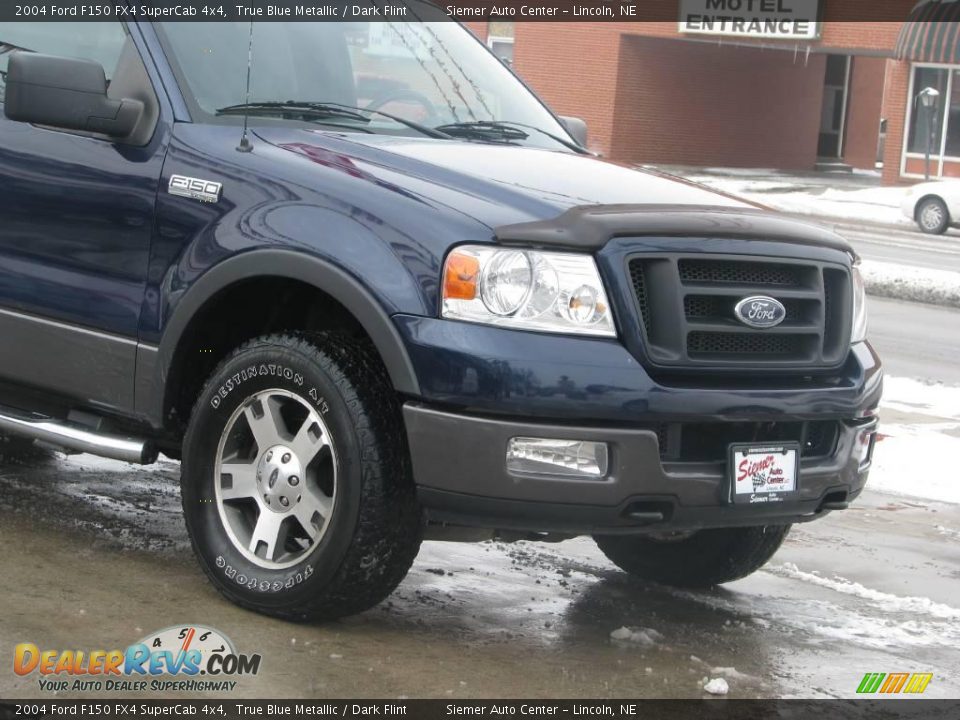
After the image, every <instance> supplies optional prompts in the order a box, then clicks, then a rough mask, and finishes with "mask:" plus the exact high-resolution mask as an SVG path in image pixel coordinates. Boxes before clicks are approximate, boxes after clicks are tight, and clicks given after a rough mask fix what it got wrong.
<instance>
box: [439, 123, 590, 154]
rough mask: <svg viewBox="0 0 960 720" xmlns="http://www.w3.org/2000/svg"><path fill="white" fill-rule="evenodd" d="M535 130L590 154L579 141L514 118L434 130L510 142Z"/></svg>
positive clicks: (572, 148) (441, 127) (458, 135)
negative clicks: (573, 140) (565, 138)
mask: <svg viewBox="0 0 960 720" xmlns="http://www.w3.org/2000/svg"><path fill="white" fill-rule="evenodd" d="M521 128H525V129H526V130H533V131H534V132H538V133H540V134H541V135H546V136H547V137H548V138H550V139H551V140H553V141H554V142H557V143H560V144H561V145H563V146H564V147H565V148H568V149H570V150H573V151H574V152H577V153H581V154H589V153H590V151H589V150H587V149H586V148H583V147H580V146H579V145H578V144H577V143H575V142H571V141H569V140H564V139H563V138H562V137H560V136H559V135H554V134H553V133H551V132H547V131H546V130H541V129H540V128H538V127H536V126H535V125H527V124H525V123H521V122H514V121H513V120H476V121H474V122H458V123H450V124H449V125H440V126H438V127H436V128H434V130H440V131H441V132H444V133H446V134H447V135H452V136H454V137H464V138H474V139H477V140H487V141H490V142H503V143H510V142H513V141H515V140H526V139H527V138H528V137H530V134H529V133H527V132H524V131H523V130H521Z"/></svg>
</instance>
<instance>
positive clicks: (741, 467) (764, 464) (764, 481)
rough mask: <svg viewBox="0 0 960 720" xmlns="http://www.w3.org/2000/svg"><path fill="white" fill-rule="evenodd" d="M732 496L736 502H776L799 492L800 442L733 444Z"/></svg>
mask: <svg viewBox="0 0 960 720" xmlns="http://www.w3.org/2000/svg"><path fill="white" fill-rule="evenodd" d="M729 457H730V461H729V464H730V467H729V483H728V486H729V491H730V494H729V500H730V502H732V503H746V504H751V505H752V504H757V503H775V502H783V501H784V500H789V499H791V498H792V497H793V496H794V495H795V494H796V492H797V481H798V479H799V477H798V476H799V465H800V445H799V444H797V443H780V444H775V445H731V446H730V453H729Z"/></svg>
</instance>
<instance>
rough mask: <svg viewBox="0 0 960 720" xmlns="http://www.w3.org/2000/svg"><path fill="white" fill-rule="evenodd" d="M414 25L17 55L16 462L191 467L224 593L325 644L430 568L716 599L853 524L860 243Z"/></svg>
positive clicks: (125, 33) (0, 79) (2, 98)
mask: <svg viewBox="0 0 960 720" xmlns="http://www.w3.org/2000/svg"><path fill="white" fill-rule="evenodd" d="M409 6H410V7H411V9H412V10H413V13H414V14H413V16H414V17H416V18H421V17H422V18H425V19H424V20H417V21H413V20H411V21H408V22H403V23H386V22H371V23H337V22H327V23H322V22H317V23H286V22H265V23H256V24H251V23H230V22H220V23H197V22H156V23H143V22H127V23H124V22H86V23H82V24H69V23H55V22H43V21H41V22H19V23H9V24H5V25H4V26H2V28H0V73H2V74H0V104H2V107H3V117H2V118H0V338H2V343H0V432H2V433H3V435H4V436H5V441H6V442H8V443H14V442H19V443H23V442H25V441H29V442H34V443H41V444H43V445H45V446H47V447H55V448H59V449H62V450H66V451H69V452H88V453H95V454H98V455H101V456H104V457H109V458H116V459H120V460H124V461H127V462H132V463H143V464H147V463H152V462H154V461H155V460H156V458H157V456H158V453H161V452H162V453H164V454H165V455H167V456H168V457H171V458H175V459H179V460H180V461H181V468H182V471H181V475H182V480H181V492H182V498H183V511H184V517H185V519H186V526H187V529H188V531H189V534H190V538H191V540H192V543H193V547H194V549H195V552H196V556H197V559H198V561H199V563H200V565H201V566H202V568H203V570H204V571H205V573H206V574H207V575H208V576H209V578H210V580H211V582H212V583H213V584H214V585H215V586H216V587H217V588H218V589H219V590H220V591H221V592H222V593H223V594H224V595H225V596H226V597H227V598H229V599H230V600H232V601H234V602H236V603H238V604H240V605H242V606H244V607H247V608H251V609H254V610H257V611H260V612H263V613H268V614H271V615H275V616H280V617H285V618H290V619H300V620H305V619H325V618H334V617H338V616H342V615H346V614H350V613H355V612H360V611H362V610H364V609H366V608H369V607H371V606H373V605H374V604H376V603H378V602H379V601H381V600H382V599H383V598H385V597H386V596H387V595H388V594H389V593H390V592H392V590H393V589H394V588H395V587H396V586H397V584H398V583H399V582H400V581H401V580H402V579H403V577H404V575H405V573H406V572H407V570H408V569H409V567H410V565H411V563H412V562H413V560H414V558H415V557H416V555H417V552H418V549H419V546H420V543H421V540H423V539H424V538H428V539H457V540H479V539H484V538H500V539H503V540H507V541H511V540H518V539H522V540H556V539H562V538H567V537H573V536H577V535H591V536H593V537H594V538H595V539H596V542H597V544H598V545H599V547H600V549H601V550H602V551H603V552H604V553H605V554H606V555H607V556H608V557H609V558H610V559H611V560H612V561H613V562H614V563H615V564H617V565H618V566H619V567H621V568H622V569H623V570H625V571H627V572H629V573H632V574H634V575H636V576H638V577H640V578H643V579H645V580H649V581H653V582H660V583H665V584H673V585H678V586H687V587H705V586H711V585H715V584H718V583H724V582H728V581H731V580H735V579H737V578H740V577H743V576H745V575H747V574H749V573H751V572H753V571H754V570H756V569H758V568H759V567H761V566H762V565H763V564H764V563H765V562H766V561H767V560H768V559H769V558H770V557H771V556H772V555H773V554H774V552H776V550H777V548H778V547H779V545H780V543H781V542H782V541H783V538H784V537H785V535H786V534H787V532H788V530H789V528H790V525H791V524H792V523H795V522H804V521H808V520H812V519H815V518H819V517H823V516H824V515H825V514H826V513H828V512H830V511H837V510H842V509H844V508H846V507H847V505H848V503H850V502H851V501H852V500H853V499H854V498H856V496H857V495H858V494H859V493H860V491H861V490H862V488H863V486H864V483H865V481H866V477H867V470H868V468H869V465H870V462H871V455H872V452H873V445H874V440H875V437H876V422H877V421H876V408H877V405H878V402H879V398H880V393H881V385H882V371H881V368H880V362H879V360H878V358H877V356H876V355H875V353H874V351H873V350H872V349H871V347H870V345H869V344H868V343H867V342H866V341H865V333H866V316H865V309H864V290H863V284H862V280H861V278H860V274H859V272H858V269H857V261H858V259H857V256H856V255H855V253H854V252H853V251H852V250H851V248H850V247H849V246H848V245H847V244H846V243H845V242H844V241H843V240H842V239H841V238H839V237H838V236H836V235H834V234H833V233H832V232H830V231H828V230H826V229H822V228H819V227H816V226H813V225H810V224H807V223H803V222H799V221H796V220H793V219H790V218H786V217H782V216H778V215H776V214H774V213H771V212H769V211H767V210H765V209H763V208H758V207H756V206H753V205H751V204H749V203H746V202H744V201H741V200H738V199H736V198H732V197H728V196H725V195H719V194H715V193H712V192H709V191H707V190H705V189H703V188H701V187H699V186H696V185H692V184H690V183H686V182H683V181H681V180H678V179H676V178H671V177H668V176H665V175H660V174H657V173H652V172H646V171H640V170H637V169H633V168H628V167H624V166H621V165H617V164H615V163H611V162H608V161H605V160H603V159H601V158H599V157H597V156H596V155H595V154H593V153H591V152H589V151H588V150H587V149H586V147H585V146H586V136H585V125H584V124H583V123H582V122H581V121H578V120H576V119H574V118H561V117H558V116H556V115H554V114H553V113H552V112H551V111H550V110H549V109H548V108H547V107H546V106H545V105H544V104H543V103H542V102H541V101H540V100H539V99H538V98H537V97H536V96H535V95H534V94H533V93H532V92H531V91H530V90H529V89H528V88H526V87H525V86H524V84H523V83H522V82H521V81H520V80H519V79H518V78H517V77H516V76H515V75H514V74H513V72H512V71H511V70H510V68H509V67H507V66H506V65H505V64H504V63H503V62H501V61H499V60H498V59H497V58H496V57H495V56H494V55H493V54H491V53H490V52H489V51H488V49H487V48H486V47H485V46H484V45H483V44H482V43H480V42H478V41H477V40H476V39H475V38H474V37H473V36H472V35H471V34H470V33H469V32H468V31H466V30H465V29H464V28H463V27H462V26H460V25H458V24H457V23H454V22H429V21H428V20H429V14H428V10H429V8H428V7H427V6H423V7H421V5H420V4H419V2H418V0H410V2H409ZM578 81H581V82H583V81H587V79H586V78H581V79H579V80H578Z"/></svg>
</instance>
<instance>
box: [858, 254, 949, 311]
mask: <svg viewBox="0 0 960 720" xmlns="http://www.w3.org/2000/svg"><path fill="white" fill-rule="evenodd" d="M860 271H861V272H862V273H863V280H864V282H865V284H866V287H867V292H868V293H870V294H871V295H879V296H881V297H890V298H897V299H899V300H913V301H914V302H925V303H932V304H934V305H948V306H950V307H958V308H960V273H958V272H951V271H950V270H935V269H933V268H920V267H911V266H908V265H898V264H896V263H886V262H878V261H875V260H864V261H863V262H862V263H861V265H860Z"/></svg>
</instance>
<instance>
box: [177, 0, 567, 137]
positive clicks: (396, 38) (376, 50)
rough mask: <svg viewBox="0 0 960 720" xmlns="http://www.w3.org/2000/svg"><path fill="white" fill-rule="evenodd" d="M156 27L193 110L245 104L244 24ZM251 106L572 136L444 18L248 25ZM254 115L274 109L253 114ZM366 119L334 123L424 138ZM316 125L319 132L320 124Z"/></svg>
mask: <svg viewBox="0 0 960 720" xmlns="http://www.w3.org/2000/svg"><path fill="white" fill-rule="evenodd" d="M409 8H410V13H414V12H417V11H418V10H419V8H420V6H419V5H418V4H417V3H415V2H410V3H409ZM432 11H433V12H434V13H435V12H436V9H435V8H433V9H432ZM424 12H427V10H424ZM410 13H408V16H411V15H410ZM420 15H421V13H418V14H417V15H414V17H417V16H420ZM161 26H162V33H163V36H164V42H165V45H166V46H167V49H168V52H170V53H171V55H172V56H173V60H174V62H175V64H176V65H177V66H178V72H179V74H180V75H181V77H182V80H183V81H185V84H186V86H187V87H186V88H185V90H187V91H189V94H192V96H193V97H192V99H191V100H192V104H193V105H194V108H193V109H194V111H195V112H200V113H204V114H207V115H217V114H218V111H221V113H220V114H221V115H222V114H225V113H224V112H222V111H223V110H225V109H228V108H230V106H235V105H241V104H245V103H246V102H247V99H246V81H247V49H248V43H249V41H250V31H251V28H250V23H222V22H221V23H193V22H168V23H161ZM249 102H250V103H261V104H262V103H269V102H274V103H277V102H280V103H287V102H298V103H306V102H309V103H337V104H340V105H343V106H347V107H356V108H363V109H369V110H381V111H383V112H384V113H388V114H389V115H393V116H395V117H396V118H400V119H404V120H408V121H412V122H413V123H415V124H417V125H420V126H423V127H428V128H435V127H438V126H448V127H449V126H450V125H451V124H456V123H476V122H479V121H483V122H489V121H499V122H511V123H522V124H524V125H526V126H530V127H533V128H536V129H537V130H540V131H542V132H529V133H512V134H510V136H509V138H507V139H504V140H502V141H504V142H516V143H517V144H523V145H535V146H541V147H548V148H552V149H563V145H562V144H561V143H560V142H558V141H557V139H552V138H550V137H549V136H548V135H547V134H544V133H549V134H552V135H555V136H557V138H561V139H563V140H565V141H566V140H569V136H568V135H567V133H566V131H565V130H564V129H563V127H562V126H561V125H559V124H558V122H557V121H556V120H555V119H554V118H553V116H552V115H551V114H550V113H549V112H548V111H547V110H546V108H544V107H543V105H542V104H541V103H540V102H539V101H538V100H537V99H536V98H535V97H534V96H533V95H532V94H531V93H530V92H529V91H528V90H527V89H526V88H525V87H524V86H523V85H522V84H521V83H520V82H519V81H518V80H517V79H516V78H515V77H514V76H513V74H512V73H511V72H510V71H509V70H508V69H507V68H506V67H505V66H504V65H503V63H502V62H501V61H499V60H497V58H496V57H494V56H493V55H492V54H491V53H490V52H488V51H487V49H486V48H485V47H484V46H483V45H482V44H481V43H479V42H477V41H476V39H475V38H473V37H472V36H471V35H470V34H469V33H468V31H467V30H465V29H464V28H463V27H461V26H460V25H458V24H457V23H455V22H449V21H447V22H409V21H407V22H385V21H380V22H303V23H296V22H289V23H288V22H264V23H254V24H253V64H252V69H251V74H250V98H249ZM230 114H231V115H234V114H235V113H230ZM256 114H259V115H269V114H271V113H270V112H269V111H268V110H267V109H265V108H259V109H258V110H257V112H256ZM272 114H274V115H275V116H276V115H279V116H281V117H290V118H291V119H298V120H303V119H305V117H306V116H296V115H286V114H283V113H272ZM368 118H369V119H368V120H367V121H364V119H363V118H359V119H358V121H357V122H355V123H354V122H353V121H351V120H350V119H349V118H346V117H338V118H336V122H335V125H336V128H337V129H338V130H343V129H344V128H346V129H348V130H349V129H351V127H352V124H355V125H356V129H357V130H358V131H362V132H381V133H390V134H396V135H417V134H421V135H422V133H418V132H417V130H416V129H415V128H413V127H410V126H409V125H406V126H405V125H403V124H401V123H399V122H397V121H396V120H394V119H391V118H390V117H388V116H387V115H383V114H376V115H369V116H368ZM306 119H309V118H308V117H306ZM234 120H236V118H234ZM315 122H317V123H318V124H319V125H321V126H322V125H323V123H324V122H325V120H324V119H323V118H317V119H316V120H315ZM328 124H333V121H330V122H329V123H328ZM520 135H523V136H524V137H522V138H519V136H520ZM479 139H485V138H484V137H480V138H479Z"/></svg>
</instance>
